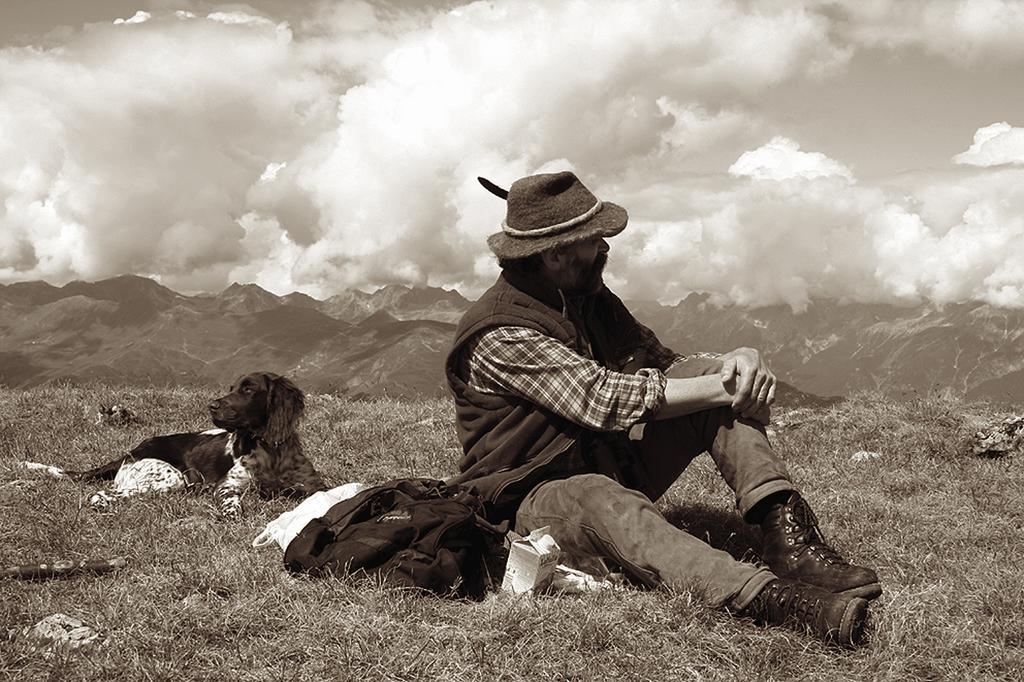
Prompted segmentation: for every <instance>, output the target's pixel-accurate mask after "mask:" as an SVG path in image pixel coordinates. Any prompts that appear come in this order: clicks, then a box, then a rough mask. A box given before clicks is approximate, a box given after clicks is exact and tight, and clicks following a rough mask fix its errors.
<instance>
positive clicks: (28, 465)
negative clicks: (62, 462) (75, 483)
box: [18, 462, 71, 478]
mask: <svg viewBox="0 0 1024 682" xmlns="http://www.w3.org/2000/svg"><path fill="white" fill-rule="evenodd" d="M18 466H20V467H21V468H22V469H25V470H27V471H38V472H40V473H41V474H43V476H49V477H50V478H71V476H69V475H68V472H67V471H64V470H63V469H61V468H60V467H54V466H50V465H49V464H40V463H38V462H18Z"/></svg>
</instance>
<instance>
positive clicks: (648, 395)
mask: <svg viewBox="0 0 1024 682" xmlns="http://www.w3.org/2000/svg"><path fill="white" fill-rule="evenodd" d="M465 357H466V360H467V361H466V368H467V375H468V377H467V383H468V384H469V385H470V386H472V387H473V388H475V389H476V390H478V391H481V392H484V393H492V394H499V395H508V394H511V395H516V396H519V397H521V398H525V399H526V400H529V401H530V402H533V403H536V404H538V405H541V406H543V407H545V408H547V409H549V410H551V411H552V412H554V413H556V414H559V415H561V416H563V417H565V418H566V419H568V420H569V421H572V422H574V423H576V424H579V425H581V426H584V427H586V428H589V429H593V430H597V431H625V430H628V429H629V428H630V427H631V426H633V425H634V424H636V423H637V422H640V421H646V420H647V419H649V418H650V417H652V416H653V415H654V414H655V413H656V412H657V411H658V410H659V409H660V408H661V406H662V405H663V404H664V401H665V385H666V379H665V375H664V373H663V372H662V371H661V370H660V369H659V368H656V367H649V368H645V369H640V370H639V371H638V372H637V373H636V374H627V373H621V372H615V371H613V370H610V369H608V368H607V367H604V366H602V365H601V364H599V363H598V362H596V361H594V360H592V359H591V358H588V357H585V356H583V355H580V354H579V353H576V352H575V351H573V350H572V349H571V348H569V347H568V346H566V345H565V344H563V343H561V342H560V341H558V340H557V339H555V338H553V337H550V336H547V335H546V334H543V333H541V332H538V331H535V330H532V329H528V328H525V327H496V328H493V329H489V330H486V331H484V332H482V333H480V334H478V335H477V336H476V337H475V338H473V339H470V340H469V342H467V346H466V351H465Z"/></svg>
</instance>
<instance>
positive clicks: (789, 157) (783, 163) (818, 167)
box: [729, 136, 853, 182]
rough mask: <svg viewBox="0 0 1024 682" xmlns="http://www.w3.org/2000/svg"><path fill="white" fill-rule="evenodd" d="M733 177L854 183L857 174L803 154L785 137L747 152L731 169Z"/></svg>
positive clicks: (812, 154) (816, 154)
mask: <svg viewBox="0 0 1024 682" xmlns="http://www.w3.org/2000/svg"><path fill="white" fill-rule="evenodd" d="M729 173H730V174H731V175H736V176H744V177H748V178H753V179H755V180H789V179H791V178H808V179H812V178H825V177H829V176H838V177H842V178H846V179H847V180H849V181H851V182H852V181H853V173H852V172H851V171H850V169H849V168H847V167H846V166H844V165H843V164H841V163H839V162H838V161H835V160H833V159H830V158H828V157H827V156H825V155H824V154H822V153H820V152H802V151H800V145H799V144H797V143H796V142H794V141H793V140H790V139H788V138H785V137H781V136H776V137H773V138H772V139H771V141H769V142H768V143H767V144H765V145H764V146H762V147H759V148H757V149H755V150H753V151H749V152H744V153H743V154H742V155H741V156H740V158H738V159H736V162H735V163H733V164H732V165H731V166H729Z"/></svg>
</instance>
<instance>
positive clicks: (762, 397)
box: [721, 348, 775, 419]
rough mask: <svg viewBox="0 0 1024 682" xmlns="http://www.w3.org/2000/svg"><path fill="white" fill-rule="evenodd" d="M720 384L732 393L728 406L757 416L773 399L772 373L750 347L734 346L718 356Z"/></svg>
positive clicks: (744, 414)
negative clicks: (720, 356) (730, 402)
mask: <svg viewBox="0 0 1024 682" xmlns="http://www.w3.org/2000/svg"><path fill="white" fill-rule="evenodd" d="M721 376H722V384H723V385H724V386H725V388H726V390H727V391H729V393H731V394H732V409H733V411H735V412H739V413H740V414H742V415H743V416H744V417H752V418H755V419H756V418H757V417H756V415H757V414H758V413H759V412H760V411H761V410H762V409H763V408H765V407H768V406H770V405H771V404H772V403H774V402H775V374H774V373H773V372H772V371H771V370H770V369H768V366H767V365H766V364H765V363H764V361H763V360H762V359H761V354H760V353H758V352H757V351H756V350H754V349H753V348H737V349H736V350H734V351H731V352H729V353H726V354H725V355H723V356H722V372H721Z"/></svg>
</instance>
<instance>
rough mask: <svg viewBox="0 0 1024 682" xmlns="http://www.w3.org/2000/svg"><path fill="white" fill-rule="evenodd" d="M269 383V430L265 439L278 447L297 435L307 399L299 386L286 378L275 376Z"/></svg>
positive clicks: (264, 433)
mask: <svg viewBox="0 0 1024 682" xmlns="http://www.w3.org/2000/svg"><path fill="white" fill-rule="evenodd" d="M269 383H270V397H269V400H268V402H269V407H268V409H267V428H266V430H265V431H264V432H263V439H264V440H266V441H267V442H268V443H270V444H271V445H277V444H278V443H283V442H284V441H286V440H288V439H289V438H291V437H292V436H294V435H295V427H296V426H297V425H298V423H299V419H301V418H302V413H303V411H304V410H305V409H306V397H305V396H304V395H303V394H302V391H300V390H299V387H298V386H296V385H295V384H293V383H292V382H291V381H289V380H288V379H286V378H284V377H279V376H275V377H273V378H272V379H270V382H269Z"/></svg>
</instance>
